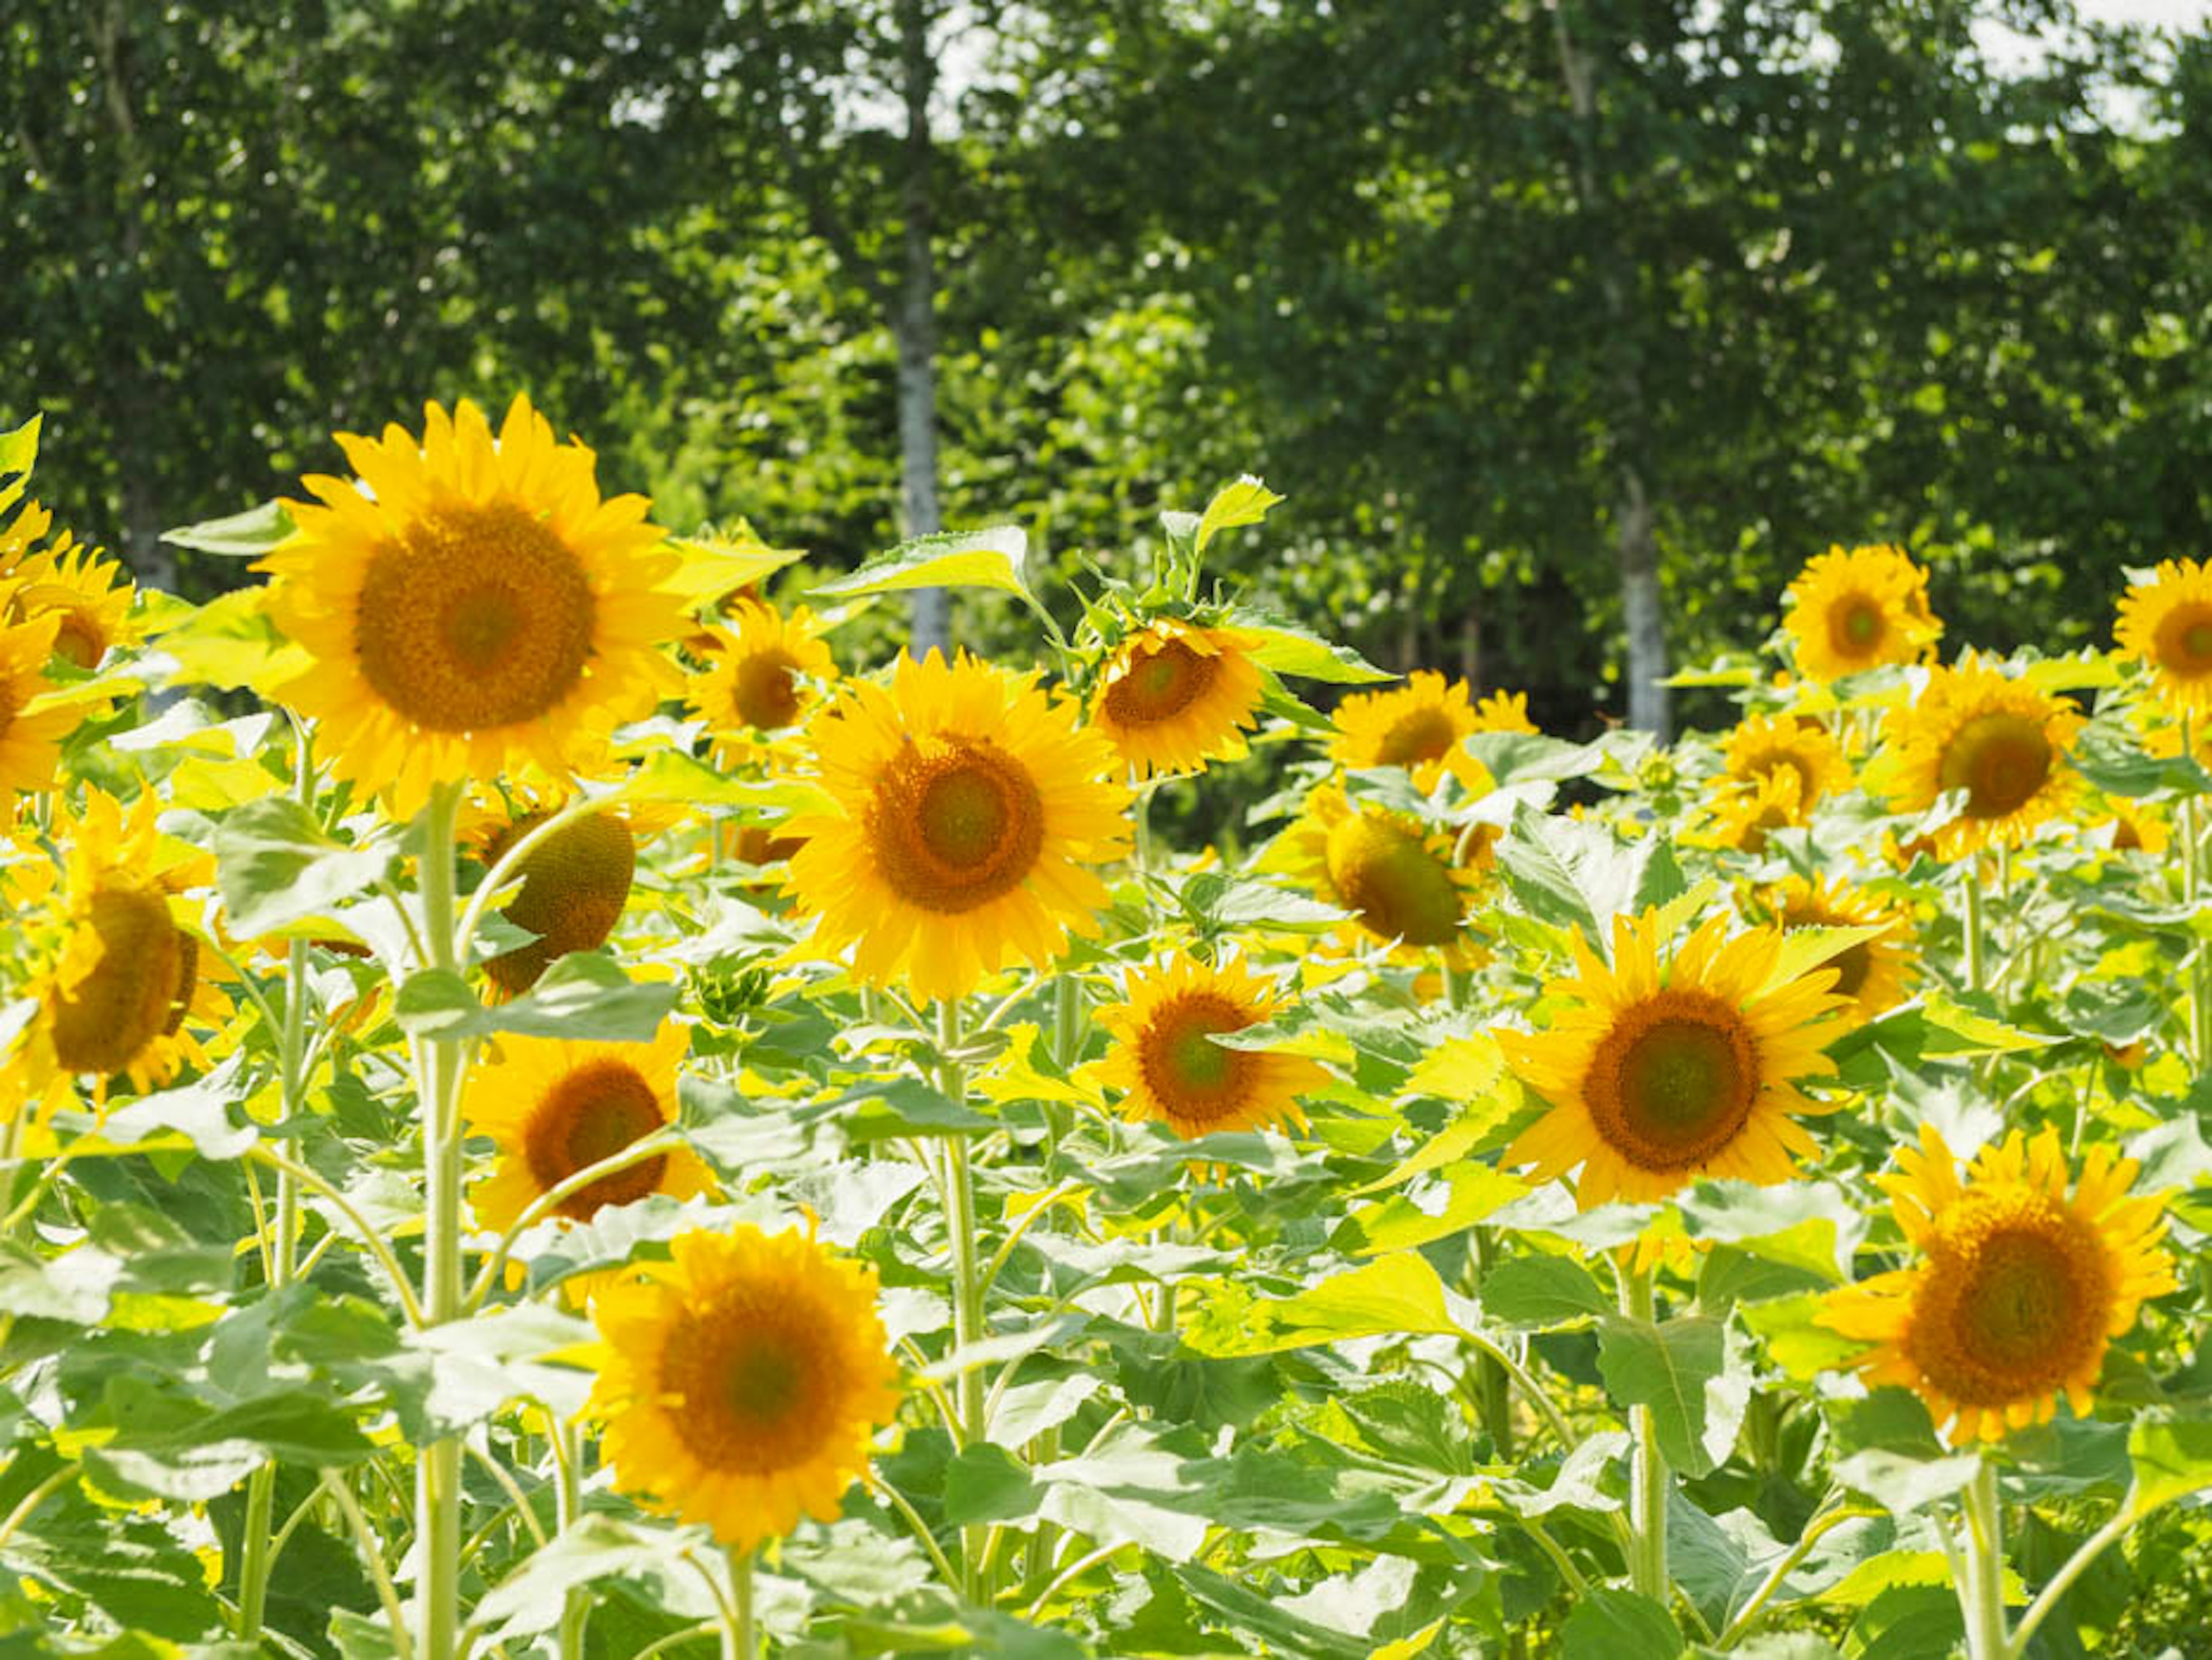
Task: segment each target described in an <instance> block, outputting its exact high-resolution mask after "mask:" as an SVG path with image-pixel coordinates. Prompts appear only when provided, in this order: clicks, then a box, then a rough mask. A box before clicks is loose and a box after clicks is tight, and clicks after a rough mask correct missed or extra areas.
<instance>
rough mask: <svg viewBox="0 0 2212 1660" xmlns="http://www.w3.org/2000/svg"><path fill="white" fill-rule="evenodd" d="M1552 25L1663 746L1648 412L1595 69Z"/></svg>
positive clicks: (1629, 619)
mask: <svg viewBox="0 0 2212 1660" xmlns="http://www.w3.org/2000/svg"><path fill="white" fill-rule="evenodd" d="M1552 30H1553V38H1554V39H1555V40H1557V41H1558V43H1559V74H1560V77H1561V79H1563V80H1564V81H1565V82H1566V83H1567V100H1568V103H1569V105H1570V106H1571V108H1572V109H1573V110H1574V112H1575V126H1576V144H1577V167H1576V180H1577V206H1578V208H1579V210H1580V211H1581V213H1582V214H1583V217H1584V218H1586V219H1588V220H1589V221H1590V222H1592V223H1593V224H1594V225H1595V226H1596V227H1597V228H1598V229H1599V231H1600V234H1599V235H1598V236H1596V237H1595V238H1593V239H1592V240H1593V243H1594V245H1595V254H1594V258H1595V264H1596V266H1597V273H1598V289H1599V293H1600V294H1601V296H1602V297H1603V299H1604V302H1605V319H1606V323H1607V338H1608V339H1609V340H1610V341H1611V342H1612V351H1613V362H1612V369H1613V374H1612V379H1613V408H1612V409H1611V410H1607V412H1606V413H1605V416H1604V422H1605V429H1606V436H1607V447H1608V448H1609V449H1610V450H1611V451H1612V452H1613V465H1614V466H1615V468H1616V470H1617V471H1618V472H1619V475H1620V505H1619V507H1618V508H1617V510H1616V517H1617V523H1616V525H1615V526H1614V533H1615V546H1616V548H1617V550H1618V553H1619V563H1620V599H1621V611H1622V617H1623V620H1624V622H1625V623H1626V631H1627V635H1628V724H1629V725H1630V726H1632V727H1641V728H1642V729H1644V731H1647V732H1650V733H1653V734H1654V735H1655V736H1656V737H1657V738H1658V739H1660V741H1662V743H1663V742H1664V741H1666V739H1667V737H1668V719H1669V711H1668V689H1667V687H1666V686H1665V685H1664V684H1662V682H1663V681H1664V680H1665V679H1666V678H1667V619H1666V615H1665V612H1664V610H1663V608H1662V605H1661V600H1660V592H1659V547H1658V542H1657V539H1656V536H1655V534H1654V531H1653V516H1654V508H1653V503H1652V500H1651V496H1650V489H1649V485H1648V476H1647V469H1646V466H1645V465H1644V459H1643V457H1644V452H1645V450H1646V448H1647V446H1646V444H1645V442H1644V435H1645V431H1646V428H1647V426H1648V411H1647V410H1646V409H1645V407H1644V382H1643V377H1642V376H1641V375H1640V374H1638V370H1637V355H1636V350H1635V336H1636V330H1635V322H1636V319H1634V318H1633V317H1632V315H1631V314H1630V307H1629V303H1628V295H1627V292H1626V289H1625V287H1624V286H1623V284H1622V282H1621V265H1620V243H1619V241H1618V239H1616V238H1613V237H1612V236H1610V235H1607V234H1604V233H1605V231H1606V229H1607V225H1606V221H1607V217H1608V216H1609V214H1610V210H1611V209H1612V206H1613V204H1612V201H1611V199H1610V195H1609V192H1607V190H1606V189H1605V188H1603V187H1601V185H1600V183H1599V179H1598V170H1597V159H1596V142H1597V141H1596V131H1595V127H1596V119H1597V91H1596V87H1595V66H1594V65H1593V64H1592V63H1591V61H1590V56H1589V52H1586V51H1585V50H1583V46H1582V45H1581V43H1579V42H1578V41H1577V40H1576V39H1575V38H1574V33H1573V31H1572V30H1571V29H1570V28H1569V27H1567V0H1553V6H1552Z"/></svg>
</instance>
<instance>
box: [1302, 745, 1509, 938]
mask: <svg viewBox="0 0 2212 1660" xmlns="http://www.w3.org/2000/svg"><path fill="white" fill-rule="evenodd" d="M1453 854H1454V848H1453V843H1452V840H1451V838H1450V837H1449V836H1443V835H1439V834H1437V833H1436V832H1433V831H1431V830H1428V829H1427V828H1426V827H1425V826H1424V825H1422V824H1419V823H1418V822H1417V821H1415V820H1413V819H1412V818H1407V816H1406V815H1404V814H1403V813H1399V812H1391V811H1389V810H1388V809H1386V808H1383V807H1380V806H1375V805H1373V804H1372V803H1369V802H1355V801H1353V800H1352V799H1351V798H1350V797H1349V796H1348V795H1346V793H1345V789H1344V786H1343V785H1342V784H1341V783H1339V782H1336V781H1326V782H1323V783H1321V784H1318V785H1316V787H1314V788H1313V789H1312V790H1311V791H1310V793H1309V794H1307V796H1306V800H1305V805H1304V807H1303V808H1302V809H1301V811H1300V812H1299V814H1298V817H1297V821H1296V822H1295V823H1293V824H1291V827H1290V828H1289V829H1288V830H1285V831H1284V832H1283V836H1282V838H1281V840H1280V841H1279V842H1278V843H1277V845H1276V848H1275V850H1274V851H1273V853H1272V854H1270V862H1271V863H1273V864H1275V865H1277V866H1279V868H1281V869H1283V870H1284V871H1285V872H1286V873H1288V874H1289V875H1290V876H1291V878H1292V879H1295V880H1297V881H1298V882H1300V883H1302V884H1303V885H1304V886H1305V887H1307V888H1308V889H1309V890H1310V891H1311V892H1312V893H1313V894H1314V895H1315V896H1316V897H1318V898H1320V899H1322V900H1324V901H1326V902H1327V903H1330V904H1333V905H1335V906H1338V907H1340V909H1344V910H1347V911H1350V912H1351V913H1352V918H1353V929H1352V932H1353V933H1354V934H1355V935H1357V936H1364V939H1367V940H1370V941H1373V940H1383V941H1388V942H1390V943H1391V944H1393V945H1394V946H1397V947H1399V948H1400V949H1401V951H1402V952H1404V953H1405V954H1406V955H1407V957H1409V958H1413V959H1414V960H1419V959H1421V958H1425V956H1426V955H1427V953H1428V952H1432V951H1435V952H1443V954H1444V957H1445V960H1446V961H1447V962H1449V963H1451V964H1454V965H1455V966H1457V965H1460V964H1462V963H1463V962H1464V961H1465V960H1466V959H1467V958H1468V955H1469V953H1470V952H1472V951H1473V950H1474V941H1473V939H1472V937H1471V935H1470V934H1469V933H1468V926H1467V917H1468V909H1469V902H1470V898H1471V896H1472V895H1473V893H1474V891H1475V889H1476V888H1477V887H1478V886H1479V885H1480V867H1479V866H1476V865H1475V864H1474V863H1472V862H1470V863H1469V864H1468V865H1464V866H1462V865H1457V864H1455V863H1454V860H1453Z"/></svg>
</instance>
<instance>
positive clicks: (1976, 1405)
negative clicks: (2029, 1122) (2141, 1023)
mask: <svg viewBox="0 0 2212 1660" xmlns="http://www.w3.org/2000/svg"><path fill="white" fill-rule="evenodd" d="M1920 1141H1921V1144H1920V1146H1919V1147H1917V1149H1913V1148H1908V1149H1906V1150H1905V1151H1903V1152H1900V1153H1899V1155H1898V1166H1899V1173H1898V1174H1896V1175H1893V1176H1888V1177H1882V1178H1881V1185H1882V1187H1884V1188H1885V1189H1887V1191H1888V1192H1889V1194H1890V1195H1891V1200H1892V1210H1893V1213H1894V1214H1895V1215H1896V1218H1897V1221H1898V1225H1899V1227H1900V1228H1901V1229H1903V1230H1904V1232H1905V1239H1906V1240H1907V1242H1908V1243H1910V1244H1911V1246H1912V1247H1913V1249H1914V1250H1915V1252H1916V1253H1917V1256H1918V1259H1919V1260H1918V1261H1917V1262H1914V1263H1913V1264H1912V1265H1911V1267H1908V1268H1899V1269H1895V1270H1893V1271H1892V1272H1890V1273H1887V1274H1877V1275H1876V1276H1875V1277H1874V1278H1873V1279H1871V1280H1864V1281H1862V1282H1861V1283H1860V1284H1858V1285H1856V1286H1845V1287H1844V1288H1843V1289H1841V1290H1839V1291H1834V1292H1829V1293H1828V1295H1827V1298H1826V1304H1825V1306H1824V1308H1823V1310H1822V1312H1821V1316H1820V1319H1821V1323H1823V1324H1825V1325H1826V1326H1828V1327H1830V1328H1831V1329H1833V1330H1836V1331H1838V1332H1841V1333H1842V1334H1843V1335H1845V1336H1847V1337H1856V1338H1860V1339H1863V1340H1864V1341H1868V1342H1869V1343H1871V1344H1873V1345H1874V1346H1875V1347H1873V1348H1872V1349H1871V1350H1870V1351H1869V1353H1867V1354H1866V1355H1864V1356H1863V1358H1862V1359H1860V1360H1859V1362H1858V1368H1859V1371H1861V1373H1862V1374H1863V1376H1864V1377H1866V1379H1867V1380H1868V1381H1869V1383H1899V1384H1902V1385H1903V1386H1904V1387H1905V1388H1906V1389H1911V1390H1913V1391H1915V1392H1916V1393H1917V1394H1918V1395H1920V1397H1921V1399H1922V1400H1923V1401H1925V1402H1927V1403H1928V1408H1929V1414H1930V1415H1931V1416H1932V1417H1933V1418H1934V1419H1935V1420H1936V1423H1937V1425H1938V1426H1943V1425H1946V1424H1948V1426H1949V1427H1948V1432H1947V1433H1948V1438H1949V1439H1950V1441H1951V1442H1952V1443H1953V1444H1954V1445H1963V1444H1966V1443H1969V1442H1973V1441H1995V1440H1998V1439H2000V1438H2002V1436H2003V1435H2004V1433H2005V1432H2006V1431H2007V1430H2008V1429H2024V1428H2026V1427H2027V1426H2028V1425H2030V1424H2039V1423H2047V1422H2049V1421H2050V1420H2051V1417H2052V1415H2053V1414H2054V1413H2055V1411H2056V1409H2057V1398H2058V1396H2059V1395H2060V1394H2062V1393H2063V1394H2064V1395H2065V1396H2066V1397H2067V1399H2068V1401H2069V1403H2070V1404H2071V1405H2072V1407H2073V1408H2074V1411H2075V1415H2077V1416H2082V1417H2086V1416H2087V1414H2088V1413H2089V1411H2090V1410H2091V1408H2092V1407H2093V1405H2094V1394H2093V1391H2094V1389H2095V1388H2096V1383H2097V1379H2098V1377H2099V1376H2100V1374H2101V1372H2102V1371H2103V1370H2104V1362H2105V1351H2106V1348H2107V1347H2109V1346H2110V1344H2111V1341H2112V1339H2113V1338H2115V1337H2118V1336H2119V1335H2122V1334H2123V1333H2124V1332H2125V1331H2126V1330H2127V1329H2129V1328H2130V1326H2132V1325H2133V1324H2134V1323H2135V1321H2136V1314H2137V1312H2138V1311H2139V1310H2141V1308H2142V1304H2143V1302H2144V1300H2145V1299H2146V1298H2151V1297H2155V1296H2157V1295H2158V1294H2159V1293H2160V1292H2166V1291H2170V1290H2172V1287H2173V1284H2174V1279H2173V1259H2172V1256H2169V1255H2168V1254H2167V1253H2166V1251H2165V1250H2162V1249H2160V1244H2159V1241H2160V1237H2162V1236H2163V1234H2164V1233H2165V1231H2166V1225H2165V1222H2164V1221H2163V1220H2162V1219H2161V1217H2160V1212H2161V1211H2162V1209H2163V1208H2164V1206H2165V1198H2164V1195H2130V1193H2129V1191H2128V1189H2129V1188H2130V1186H2131V1185H2132V1184H2133V1183H2134V1181H2135V1177H2136V1168H2137V1167H2136V1164H2135V1162H2134V1161H2133V1160H2131V1159H2119V1160H2115V1158H2113V1156H2112V1149H2111V1148H2109V1147H2106V1146H2097V1147H2093V1148H2092V1149H2090V1152H2089V1154H2088V1157H2087V1159H2086V1160H2085V1161H2084V1163H2083V1164H2082V1168H2081V1177H2080V1179H2079V1180H2078V1181H2075V1182H2074V1183H2073V1191H2072V1193H2071V1195H2069V1193H2068V1191H2067V1189H2068V1183H2069V1171H2068V1170H2067V1164H2066V1155H2065V1152H2064V1150H2063V1148H2062V1147H2061V1146H2060V1144H2059V1140H2058V1136H2057V1132H2056V1131H2053V1130H2045V1131H2044V1132H2042V1133H2041V1134H2039V1135H2037V1136H2036V1137H2034V1138H2033V1140H2030V1139H2028V1138H2027V1136H2025V1135H2024V1134H2021V1132H2020V1131H2018V1130H2015V1131H2013V1132H2012V1134H2009V1135H2008V1136H2007V1137H2006V1138H2005V1140H2004V1142H2003V1144H2002V1146H1988V1147H1984V1148H1983V1149H1982V1151H1981V1152H1979V1153H1978V1154H1977V1155H1976V1157H1975V1158H1974V1161H1973V1163H1972V1165H1971V1166H1970V1167H1969V1168H1968V1170H1967V1171H1966V1181H1965V1182H1964V1183H1960V1179H1959V1176H1958V1171H1957V1167H1956V1165H1955V1164H1954V1160H1953V1158H1952V1156H1951V1150H1950V1148H1949V1147H1948V1146H1946V1145H1945V1144H1944V1141H1943V1138H1942V1136H1941V1135H1940V1134H1937V1133H1936V1130H1935V1129H1934V1128H1929V1127H1923V1129H1922V1130H1921V1133H1920Z"/></svg>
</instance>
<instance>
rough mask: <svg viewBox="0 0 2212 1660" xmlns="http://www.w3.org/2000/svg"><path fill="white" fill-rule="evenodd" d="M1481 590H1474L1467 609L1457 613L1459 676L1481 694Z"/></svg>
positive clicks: (1478, 694)
mask: <svg viewBox="0 0 2212 1660" xmlns="http://www.w3.org/2000/svg"><path fill="white" fill-rule="evenodd" d="M1481 604H1482V591H1481V590H1480V588H1478V589H1476V590H1475V596H1474V599H1470V600H1468V605H1467V609H1466V610H1465V611H1462V612H1461V613H1460V614H1459V678H1461V679H1462V680H1464V681H1466V682H1467V684H1468V685H1469V686H1470V687H1472V688H1473V689H1474V695H1475V696H1478V697H1480V696H1481V695H1482V610H1481Z"/></svg>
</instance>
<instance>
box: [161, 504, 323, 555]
mask: <svg viewBox="0 0 2212 1660" xmlns="http://www.w3.org/2000/svg"><path fill="white" fill-rule="evenodd" d="M293 528H294V526H293V524H292V515H291V514H289V513H287V512H285V511H284V504H283V502H263V503H261V505H260V506H258V507H255V508H247V509H246V511H245V512H244V513H234V514H231V515H230V516H229V517H228V518H227V519H204V520H201V521H200V522H199V523H198V524H197V525H183V526H179V527H178V528H177V529H175V530H165V531H163V532H161V540H163V541H164V542H167V543H169V544H171V545H173V546H174V547H179V548H190V549H191V550H192V551H193V552H194V553H212V554H216V555H218V556H221V557H222V558H225V559H258V558H259V557H260V556H262V555H263V554H264V553H266V552H268V551H269V550H270V549H271V548H273V547H275V546H276V544H278V543H279V542H282V541H283V539H284V538H286V537H288V536H289V535H291V533H292V531H293Z"/></svg>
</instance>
